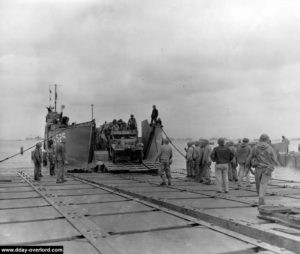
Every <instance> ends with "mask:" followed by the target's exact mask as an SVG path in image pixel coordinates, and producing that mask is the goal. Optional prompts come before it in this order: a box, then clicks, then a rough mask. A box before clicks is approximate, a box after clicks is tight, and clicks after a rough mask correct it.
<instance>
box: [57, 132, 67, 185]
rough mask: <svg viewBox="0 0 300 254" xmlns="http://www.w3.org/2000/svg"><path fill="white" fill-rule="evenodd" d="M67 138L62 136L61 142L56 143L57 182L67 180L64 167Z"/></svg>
mask: <svg viewBox="0 0 300 254" xmlns="http://www.w3.org/2000/svg"><path fill="white" fill-rule="evenodd" d="M65 143H66V139H65V138H64V137H63V138H61V140H60V142H58V143H57V145H56V153H55V155H56V165H57V179H56V183H63V182H65V179H64V168H65V163H66V147H65Z"/></svg>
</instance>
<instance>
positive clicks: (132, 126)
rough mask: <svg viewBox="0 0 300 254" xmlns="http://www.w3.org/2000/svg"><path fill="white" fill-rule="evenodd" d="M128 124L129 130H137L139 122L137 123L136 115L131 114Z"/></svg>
mask: <svg viewBox="0 0 300 254" xmlns="http://www.w3.org/2000/svg"><path fill="white" fill-rule="evenodd" d="M127 126H128V129H129V130H136V129H137V124H136V120H135V118H134V115H130V118H129V120H128V124H127Z"/></svg>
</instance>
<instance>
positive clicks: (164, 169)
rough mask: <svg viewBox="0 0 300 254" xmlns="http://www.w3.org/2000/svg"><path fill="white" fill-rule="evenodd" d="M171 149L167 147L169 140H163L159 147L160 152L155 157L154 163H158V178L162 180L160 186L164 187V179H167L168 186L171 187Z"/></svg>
mask: <svg viewBox="0 0 300 254" xmlns="http://www.w3.org/2000/svg"><path fill="white" fill-rule="evenodd" d="M172 157H173V153H172V148H171V146H170V145H169V140H168V139H164V140H163V145H162V146H161V149H160V152H159V153H158V155H157V157H156V160H155V162H156V161H158V160H159V162H160V169H161V170H160V177H161V179H162V183H161V184H160V185H166V184H167V183H166V177H167V179H168V185H171V169H170V165H171V164H172Z"/></svg>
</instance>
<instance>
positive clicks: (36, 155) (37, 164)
mask: <svg viewBox="0 0 300 254" xmlns="http://www.w3.org/2000/svg"><path fill="white" fill-rule="evenodd" d="M42 158H43V157H42V143H40V142H39V143H37V144H36V146H35V149H34V152H33V162H34V180H36V181H39V180H40V177H41V176H42Z"/></svg>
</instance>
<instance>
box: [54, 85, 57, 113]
mask: <svg viewBox="0 0 300 254" xmlns="http://www.w3.org/2000/svg"><path fill="white" fill-rule="evenodd" d="M56 87H57V85H56V84H55V85H54V91H55V92H54V112H56V100H57V92H56Z"/></svg>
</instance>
